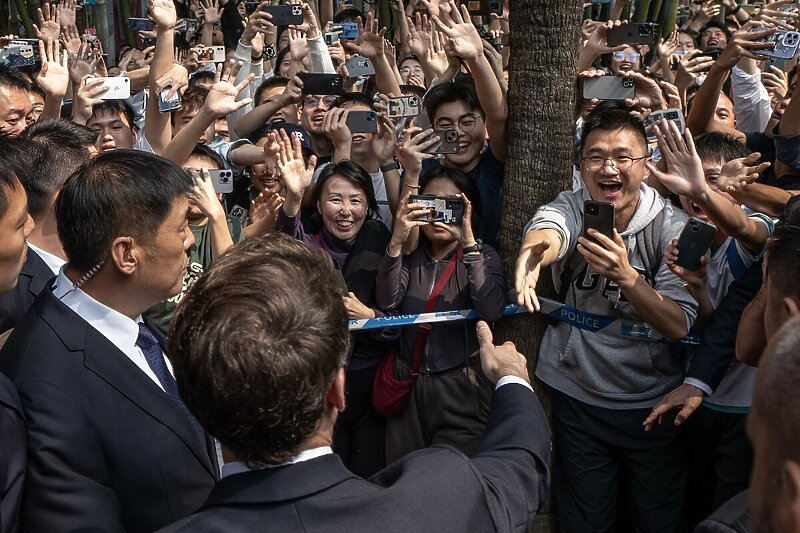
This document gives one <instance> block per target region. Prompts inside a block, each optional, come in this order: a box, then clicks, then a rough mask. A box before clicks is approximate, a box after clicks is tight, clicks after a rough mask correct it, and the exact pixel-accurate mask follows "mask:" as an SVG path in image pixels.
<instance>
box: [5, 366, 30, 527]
mask: <svg viewBox="0 0 800 533" xmlns="http://www.w3.org/2000/svg"><path fill="white" fill-rule="evenodd" d="M24 478H25V422H24V419H23V416H22V406H21V405H20V403H19V397H18V396H17V391H16V389H15V388H14V385H12V384H11V382H10V381H9V380H8V379H7V378H6V377H5V376H4V375H2V374H0V533H14V532H16V531H17V530H18V526H19V521H18V519H19V503H20V498H21V497H22V482H23V480H24Z"/></svg>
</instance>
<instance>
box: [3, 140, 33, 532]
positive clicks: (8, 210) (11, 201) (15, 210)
mask: <svg viewBox="0 0 800 533" xmlns="http://www.w3.org/2000/svg"><path fill="white" fill-rule="evenodd" d="M16 150H17V145H15V144H14V143H13V142H11V141H9V140H8V139H0V295H2V294H5V293H7V292H8V291H10V290H12V289H13V288H14V286H15V285H16V284H17V274H18V273H19V271H20V269H21V268H22V265H23V261H24V260H25V256H26V250H27V246H26V244H25V242H26V241H25V240H26V239H27V238H28V235H30V233H31V230H32V229H33V219H31V217H30V215H29V214H28V200H27V196H26V194H25V189H24V188H23V187H22V185H21V184H20V182H19V180H18V179H17V171H16V170H15V169H14V168H13V165H10V164H8V161H7V159H6V158H7V157H8V156H9V155H11V154H12V153H14V152H15V151H16ZM24 477H25V422H24V417H23V414H22V407H21V406H20V403H19V398H18V396H17V391H16V390H15V389H14V385H12V384H11V382H10V381H9V380H8V379H7V378H6V377H5V376H3V375H2V374H0V533H14V532H16V531H17V530H18V515H19V504H20V498H21V496H22V484H23V480H24Z"/></svg>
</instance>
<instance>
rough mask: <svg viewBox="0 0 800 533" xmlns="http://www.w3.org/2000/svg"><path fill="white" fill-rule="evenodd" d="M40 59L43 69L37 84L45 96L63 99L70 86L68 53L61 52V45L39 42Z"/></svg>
mask: <svg viewBox="0 0 800 533" xmlns="http://www.w3.org/2000/svg"><path fill="white" fill-rule="evenodd" d="M39 57H41V58H42V68H41V70H40V71H39V75H38V76H36V84H37V85H39V87H41V88H42V90H43V91H44V93H45V94H47V95H49V96H53V97H56V98H63V97H64V95H65V94H67V87H68V86H69V70H68V68H67V61H68V59H69V58H68V56H67V51H66V50H64V51H63V52H62V51H61V43H59V42H58V41H57V40H56V41H49V42H48V43H47V45H45V42H44V41H41V40H40V41H39Z"/></svg>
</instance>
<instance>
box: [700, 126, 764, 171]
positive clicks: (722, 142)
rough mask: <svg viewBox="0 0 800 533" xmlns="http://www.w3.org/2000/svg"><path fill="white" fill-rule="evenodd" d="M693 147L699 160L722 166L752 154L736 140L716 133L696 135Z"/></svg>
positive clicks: (724, 134) (725, 134) (727, 135)
mask: <svg viewBox="0 0 800 533" xmlns="http://www.w3.org/2000/svg"><path fill="white" fill-rule="evenodd" d="M694 146H695V149H696V150H697V155H698V156H700V159H701V160H703V161H713V162H719V163H722V164H723V165H724V164H725V163H727V162H728V161H733V160H734V159H739V158H742V157H747V156H748V155H750V154H751V153H752V152H751V151H750V150H749V149H748V148H747V146H746V145H745V144H744V143H742V142H739V141H738V140H736V137H733V136H732V135H729V134H727V133H720V132H717V131H712V132H709V133H704V134H702V135H698V136H697V137H695V139H694Z"/></svg>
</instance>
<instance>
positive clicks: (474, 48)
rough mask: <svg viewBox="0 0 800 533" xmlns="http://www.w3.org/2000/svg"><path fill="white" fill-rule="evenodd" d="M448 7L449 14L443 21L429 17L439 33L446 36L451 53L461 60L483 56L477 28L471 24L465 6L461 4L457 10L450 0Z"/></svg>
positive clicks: (444, 16)
mask: <svg viewBox="0 0 800 533" xmlns="http://www.w3.org/2000/svg"><path fill="white" fill-rule="evenodd" d="M449 5H450V13H449V14H448V15H443V16H442V19H443V20H442V19H440V18H439V17H437V16H431V18H432V19H433V22H434V23H435V24H436V26H438V28H439V31H441V32H442V33H444V34H445V35H446V36H447V38H448V39H449V42H450V44H451V45H452V47H453V51H454V52H455V54H456V55H457V56H458V57H460V58H461V59H464V60H470V59H476V58H477V57H478V56H480V55H483V43H482V41H481V37H480V35H478V30H477V28H475V26H474V25H473V24H472V19H471V18H470V15H469V11H468V10H467V6H466V5H464V4H462V5H461V6H460V10H459V6H456V4H455V2H453V0H450V3H449Z"/></svg>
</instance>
